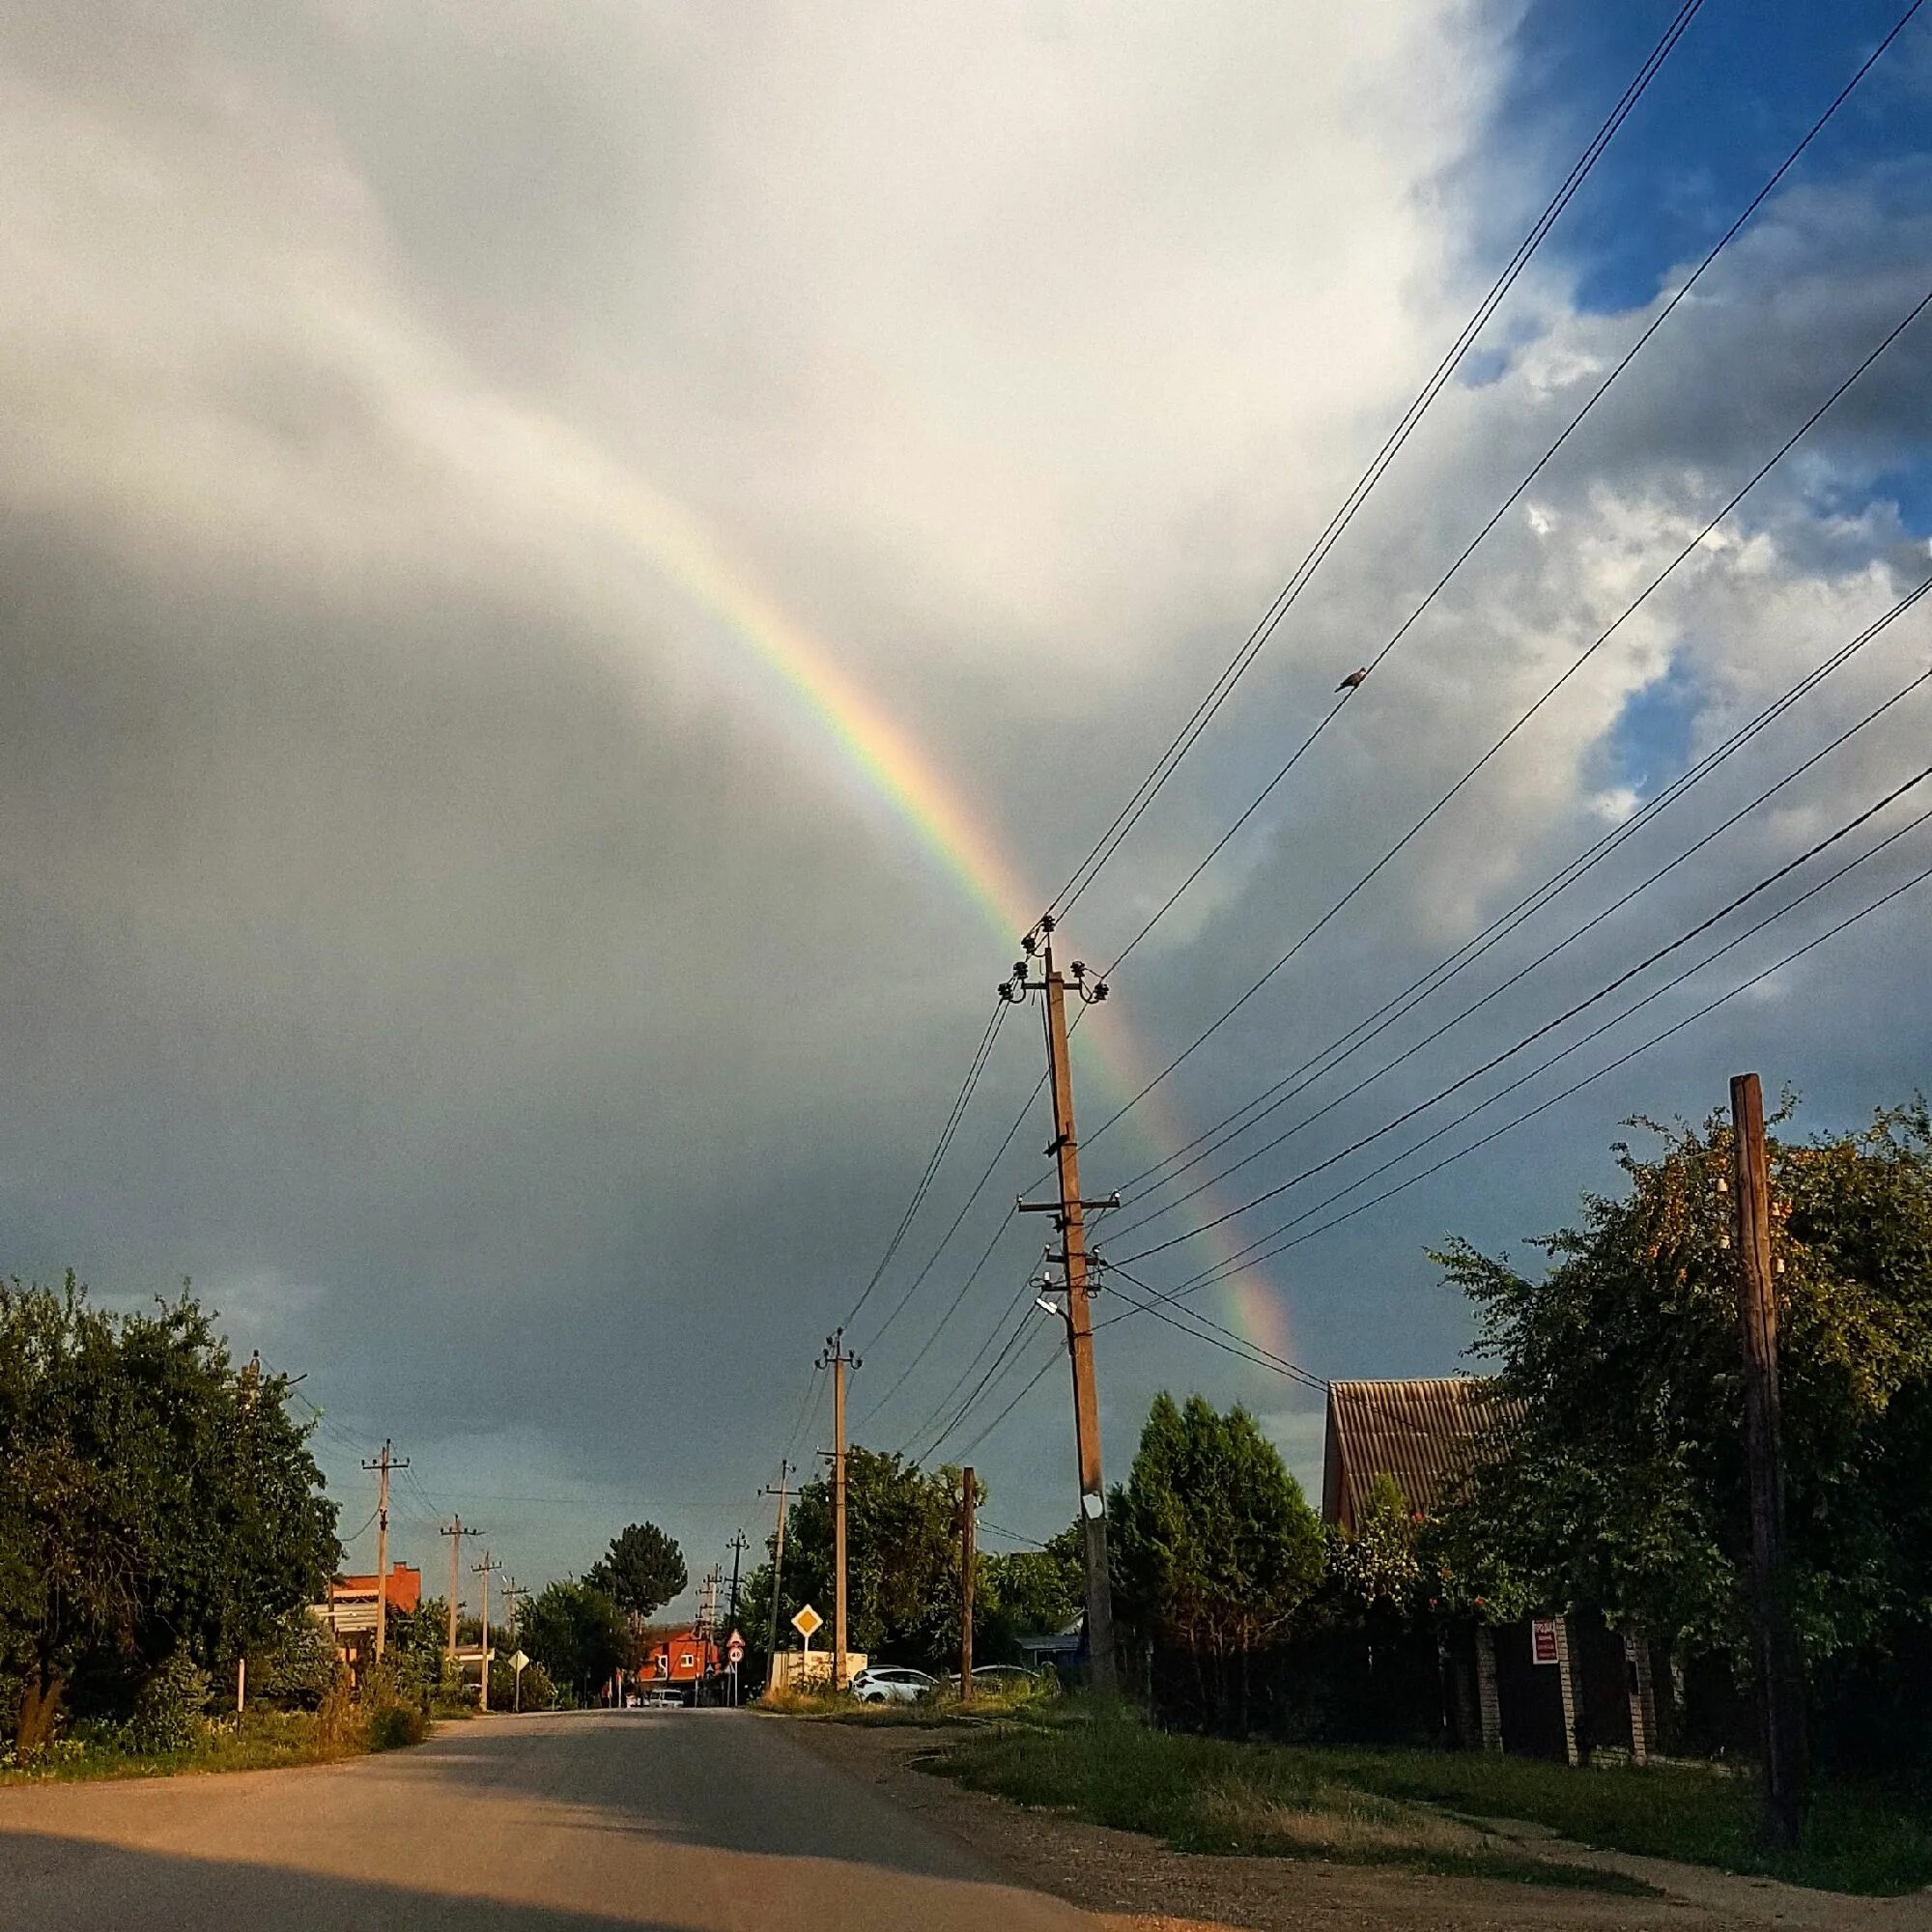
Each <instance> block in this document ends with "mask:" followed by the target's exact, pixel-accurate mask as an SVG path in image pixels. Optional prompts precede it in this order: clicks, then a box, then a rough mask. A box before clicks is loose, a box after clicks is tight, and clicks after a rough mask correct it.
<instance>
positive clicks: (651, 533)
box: [573, 449, 1289, 1355]
mask: <svg viewBox="0 0 1932 1932" xmlns="http://www.w3.org/2000/svg"><path fill="white" fill-rule="evenodd" d="M573 453H574V454H577V455H578V456H579V458H580V464H581V459H582V455H583V454H584V452H582V450H581V449H580V450H578V451H576V452H573ZM596 467H597V468H598V469H601V470H603V472H604V473H603V474H602V475H601V476H599V477H598V478H597V479H596V480H597V482H598V483H599V484H601V485H602V486H603V487H602V488H601V489H599V490H598V491H597V492H596V494H598V495H600V496H605V497H606V500H607V502H608V500H609V495H608V494H607V493H610V494H614V495H615V496H616V497H617V498H618V500H619V502H620V503H621V505H622V508H621V509H620V510H619V512H618V522H619V524H620V526H621V527H622V528H623V529H624V531H625V532H626V534H627V535H629V536H630V537H631V539H632V540H633V541H636V542H638V543H640V544H641V546H642V548H643V550H644V552H645V554H647V555H648V556H649V557H650V559H651V562H652V564H653V566H654V567H655V568H656V569H657V571H658V572H659V573H660V574H661V575H662V576H663V577H664V579H665V580H666V582H668V583H670V584H671V585H672V586H673V587H674V588H676V589H677V590H678V591H679V592H680V593H681V594H682V595H683V596H685V597H686V598H688V599H689V600H690V601H691V602H692V603H694V604H696V605H697V606H698V607H700V608H701V609H702V610H704V611H706V612H707V613H709V615H710V616H711V617H713V618H714V619H715V620H717V621H718V622H720V623H722V624H723V625H724V626H725V628H726V629H727V630H728V631H729V632H730V633H731V634H732V635H733V636H735V637H736V638H737V639H739V640H740V641H741V642H742V643H744V644H745V645H747V646H749V647H750V649H751V650H752V652H753V654H754V655H755V656H756V657H757V658H758V659H760V660H761V661H762V662H763V663H764V664H765V665H766V666H767V667H768V668H769V669H770V670H771V671H772V672H773V673H775V675H776V676H777V677H778V678H779V679H780V680H781V682H782V683H783V684H784V685H786V686H787V687H789V689H790V690H791V691H792V692H793V693H795V694H796V696H798V697H799V698H801V699H802V700H803V701H804V703H805V705H806V707H807V709H808V710H809V711H810V713H811V714H812V715H813V716H814V717H815V718H816V720H817V721H818V723H819V724H820V725H821V726H822V727H823V729H824V730H825V731H826V733H827V735H828V736H830V737H831V738H832V740H833V741H834V742H835V743H836V744H838V746H839V747H840V748H841V750H842V751H843V752H844V753H846V755H847V757H848V758H849V759H850V761H851V763H852V764H853V765H854V766H855V767H856V768H857V769H858V770H859V771H861V772H862V773H864V774H865V776H866V778H867V781H868V782H869V783H870V785H871V787H872V789H873V790H874V791H875V792H876V793H877V794H878V795H879V797H880V798H881V799H883V800H884V801H885V803H886V804H887V805H888V806H889V807H890V808H891V809H892V810H893V811H894V812H895V815H896V816H897V817H899V818H900V819H902V820H903V821H904V822H905V824H906V825H907V826H908V827H910V828H911V830H912V831H913V833H914V834H915V835H916V836H917V838H919V840H920V842H921V843H922V844H923V845H924V846H925V847H926V849H927V850H928V851H930V852H931V853H932V855H933V856H934V857H935V858H936V859H937V860H938V861H939V862H940V863H941V865H942V866H944V867H945V868H946V870H947V871H948V872H950V873H951V874H952V876H953V877H954V878H955V879H956V880H957V881H958V882H959V884H960V885H961V886H962V887H963V888H964V889H965V891H966V892H967V894H968V895H969V896H970V897H972V898H973V899H974V900H975V901H976V902H977V903H978V904H979V906H980V908H981V910H982V911H983V912H984V913H985V914H986V916H987V919H988V921H989V923H991V925H992V927H993V929H994V931H995V932H996V933H997V934H998V935H999V936H1000V938H1001V939H1002V940H1003V941H1004V942H1007V943H1009V944H1010V943H1013V942H1014V940H1015V937H1016V935H1017V934H1019V933H1021V932H1024V931H1027V930H1028V929H1030V928H1031V926H1032V925H1033V923H1034V920H1035V918H1036V916H1037V915H1036V909H1035V901H1034V900H1033V899H1032V898H1031V897H1030V896H1029V895H1028V893H1027V891H1026V889H1025V887H1024V886H1023V885H1022V883H1021V882H1020V879H1019V875H1018V873H1017V871H1016V870H1015V868H1014V867H1012V866H1011V864H1010V863H1009V861H1008V859H1007V858H1006V856H1005V854H1003V853H1002V852H1001V851H1000V850H999V849H998V848H997V847H996V846H995V845H994V844H993V842H992V840H991V839H990V838H988V837H987V835H986V833H985V831H984V829H983V828H982V827H981V826H980V824H979V822H978V821H977V820H976V819H975V818H974V817H973V816H972V815H971V814H970V813H969V812H968V811H967V810H965V808H964V807H963V806H962V805H961V803H960V801H959V800H958V798H957V797H956V796H955V795H954V793H953V792H952V788H951V787H950V786H949V785H948V784H947V782H946V781H945V779H944V777H943V776H942V775H941V773H940V772H939V770H938V769H937V768H936V766H935V765H934V762H933V760H932V758H931V755H930V754H929V753H926V752H925V751H924V750H923V748H922V747H921V746H919V745H918V744H917V743H916V742H915V741H914V740H913V738H912V737H911V736H910V735H909V734H908V733H907V732H906V731H905V730H904V729H903V728H902V727H901V726H899V725H896V724H895V723H894V722H893V720H891V719H890V718H888V717H887V716H886V715H885V713H884V712H883V711H881V710H880V709H879V707H878V705H877V704H876V703H875V702H874V701H873V700H872V699H871V698H870V697H869V696H867V694H866V693H865V692H863V691H861V690H860V689H859V688H858V686H857V685H855V684H854V683H853V681H852V680H851V679H850V678H849V677H848V676H847V675H846V674H845V673H844V672H843V671H842V670H841V669H840V668H838V664H837V662H836V660H835V659H834V658H833V655H832V653H831V651H830V650H829V649H828V648H827V646H826V645H825V644H824V643H823V642H822V641H821V640H820V639H817V638H816V637H814V636H813V635H812V634H811V632H810V631H809V630H808V629H807V628H806V627H805V626H804V625H803V624H801V623H799V622H798V621H797V620H796V619H795V618H793V617H792V616H791V615H790V613H789V612H787V611H784V610H783V609H782V608H781V606H780V605H779V604H778V603H777V602H776V601H774V599H773V598H772V597H770V596H769V595H768V594H767V593H766V592H765V591H763V590H761V589H760V588H759V587H758V586H757V585H756V584H755V583H753V582H752V581H751V580H750V579H749V578H748V577H747V576H746V575H745V574H744V573H743V572H741V571H739V570H737V569H735V568H733V567H731V566H730V565H729V564H727V562H726V561H725V558H724V557H723V556H722V555H721V554H720V553H719V551H718V549H717V547H716V546H715V545H714V544H713V542H712V541H711V539H710V537H709V536H708V535H707V533H706V532H705V531H704V530H703V528H702V527H701V526H699V524H698V523H697V521H696V519H695V518H694V517H693V516H692V515H691V514H690V513H689V512H688V511H686V510H685V509H684V508H683V507H682V506H681V505H679V504H677V503H675V502H673V501H672V500H671V499H670V498H669V497H666V496H664V495H663V494H661V493H660V492H658V491H656V490H653V489H650V488H648V487H647V486H645V485H644V484H643V483H641V482H640V481H639V479H638V478H637V477H636V476H635V475H634V474H630V473H622V474H621V477H620V478H619V477H613V476H612V475H611V471H610V469H609V468H608V467H607V466H605V465H603V464H601V463H600V464H598V465H597V466H596ZM1110 1018H1111V1019H1112V1021H1113V1024H1112V1025H1111V1026H1109V1027H1107V1028H1105V1029H1101V1030H1099V1031H1100V1032H1101V1033H1102V1034H1103V1036H1104V1037H1106V1038H1107V1039H1108V1040H1109V1041H1110V1042H1111V1048H1110V1049H1109V1048H1102V1049H1101V1051H1100V1058H1101V1062H1102V1065H1103V1066H1104V1067H1105V1068H1106V1072H1107V1077H1108V1080H1109V1083H1110V1084H1111V1085H1112V1086H1113V1087H1114V1088H1115V1089H1116V1091H1117V1092H1118V1093H1119V1094H1122V1096H1123V1097H1124V1096H1125V1095H1127V1094H1133V1093H1136V1092H1138V1091H1139V1089H1140V1087H1141V1086H1142V1085H1143V1084H1144V1082H1143V1080H1142V1079H1141V1078H1140V1077H1138V1076H1137V1075H1136V1073H1135V1070H1134V1068H1135V1065H1136V1064H1137V1063H1141V1064H1144V1063H1145V1057H1144V1056H1142V1055H1139V1054H1137V1053H1135V1052H1134V1051H1133V1050H1132V1048H1131V1046H1130V1044H1129V1042H1128V1040H1127V1037H1126V1029H1125V1027H1124V1025H1123V1024H1122V1017H1121V1015H1120V1013H1119V1010H1118V1009H1110ZM1097 1043H1098V1042H1097V1041H1096V1044H1097ZM1142 1104H1143V1106H1144V1107H1145V1106H1147V1104H1148V1103H1147V1102H1143V1103H1142ZM1163 1111H1164V1110H1163ZM1142 1118H1143V1122H1144V1131H1145V1132H1146V1133H1147V1134H1148V1137H1149V1138H1150V1139H1151V1140H1152V1141H1154V1142H1155V1143H1158V1144H1164V1148H1172V1147H1174V1146H1175V1145H1177V1144H1178V1142H1179V1138H1180V1137H1179V1134H1178V1133H1176V1132H1174V1131H1172V1130H1171V1128H1170V1125H1169V1123H1168V1122H1167V1121H1166V1120H1165V1119H1164V1118H1162V1116H1161V1115H1160V1114H1152V1115H1149V1114H1144V1115H1143V1117H1142ZM1163 1151H1164V1150H1163ZM1207 1200H1208V1198H1207V1197H1204V1208H1207ZM1211 1214H1212V1209H1211V1208H1207V1212H1206V1215H1205V1218H1211ZM1202 1239H1203V1242H1204V1246H1205V1247H1206V1249H1207V1250H1208V1252H1209V1253H1210V1254H1211V1255H1212V1256H1213V1258H1214V1263H1215V1264H1217V1265H1218V1264H1223V1263H1226V1262H1227V1261H1228V1259H1229V1258H1230V1257H1231V1256H1232V1255H1233V1254H1234V1253H1235V1252H1236V1250H1237V1249H1238V1248H1239V1247H1240V1245H1241V1242H1240V1239H1239V1237H1238V1236H1236V1234H1235V1233H1234V1231H1233V1226H1232V1224H1229V1225H1228V1226H1226V1227H1222V1228H1212V1229H1208V1230H1207V1231H1206V1232H1205V1234H1204V1235H1203V1236H1202ZM1220 1286H1221V1287H1222V1289H1223V1290H1224V1293H1225V1298H1226V1301H1227V1305H1228V1308H1229V1310H1230V1312H1231V1313H1232V1314H1233V1316H1234V1319H1235V1323H1236V1327H1237V1328H1239V1330H1240V1331H1241V1332H1242V1333H1243V1334H1245V1335H1246V1336H1247V1337H1248V1339H1249V1340H1250V1341H1251V1342H1254V1343H1256V1344H1257V1345H1259V1346H1260V1347H1262V1348H1264V1349H1266V1350H1270V1351H1271V1352H1273V1353H1275V1354H1277V1355H1286V1354H1287V1353H1288V1344H1289V1337H1288V1328H1287V1321H1286V1318H1285V1315H1284V1312H1283V1310H1282V1307H1281V1304H1280V1302H1279V1301H1278V1300H1277V1298H1276V1297H1275V1296H1273V1295H1272V1294H1270V1293H1267V1292H1266V1291H1265V1290H1264V1289H1263V1288H1262V1287H1261V1286H1260V1285H1259V1284H1258V1283H1257V1282H1255V1281H1254V1280H1252V1279H1251V1278H1250V1276H1249V1275H1248V1274H1246V1273H1245V1272H1242V1271H1239V1270H1237V1271H1236V1272H1235V1273H1234V1274H1232V1275H1231V1276H1229V1277H1228V1278H1227V1279H1226V1280H1225V1281H1224V1282H1223V1283H1221V1284H1220Z"/></svg>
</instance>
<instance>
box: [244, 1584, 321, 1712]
mask: <svg viewBox="0 0 1932 1932" xmlns="http://www.w3.org/2000/svg"><path fill="white" fill-rule="evenodd" d="M341 1668H342V1665H341V1662H340V1661H339V1660H338V1659H337V1657H336V1654H335V1638H334V1636H333V1635H332V1634H331V1633H330V1632H329V1630H328V1627H327V1625H326V1624H324V1623H323V1622H322V1621H321V1619H320V1618H318V1617H314V1616H311V1615H310V1614H309V1612H308V1611H307V1609H306V1608H303V1609H298V1610H293V1611H291V1612H290V1613H289V1614H288V1615H287V1616H286V1617H284V1618H283V1619H282V1620H281V1622H280V1624H279V1625H277V1627H276V1629H275V1632H274V1634H273V1635H272V1636H271V1637H270V1640H269V1642H268V1644H267V1645H266V1646H265V1647H264V1649H263V1650H262V1652H261V1654H260V1655H259V1656H256V1657H251V1658H250V1659H249V1660H248V1700H249V1702H250V1703H251V1704H252V1703H255V1702H257V1701H260V1702H262V1703H266V1704H274V1705H278V1706H280V1707H281V1708H282V1709H284V1710H290V1711H313V1710H316V1709H319V1708H320V1706H321V1704H322V1700H323V1699H324V1698H325V1697H327V1695H328V1693H329V1690H331V1688H333V1686H334V1683H335V1679H336V1676H337V1674H338V1673H339V1672H340V1670H341Z"/></svg>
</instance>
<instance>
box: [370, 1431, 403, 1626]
mask: <svg viewBox="0 0 1932 1932" xmlns="http://www.w3.org/2000/svg"><path fill="white" fill-rule="evenodd" d="M362 1466H363V1467H364V1468H365V1469H376V1470H379V1471H380V1472H381V1473H380V1474H379V1475H378V1477H377V1480H376V1662H378V1663H380V1662H382V1661H383V1649H384V1645H385V1644H386V1643H387V1642H388V1640H389V1471H390V1470H391V1469H407V1468H408V1467H409V1466H410V1465H409V1461H408V1459H407V1458H405V1459H404V1460H403V1461H401V1462H398V1461H396V1460H395V1458H394V1457H392V1456H391V1455H390V1454H389V1444H388V1440H387V1438H386V1437H384V1442H383V1453H382V1454H381V1455H380V1456H378V1457H377V1458H376V1459H375V1460H374V1461H373V1462H371V1461H369V1460H368V1459H367V1458H364V1460H363V1463H362Z"/></svg>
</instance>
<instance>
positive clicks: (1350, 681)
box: [1335, 665, 1369, 691]
mask: <svg viewBox="0 0 1932 1932" xmlns="http://www.w3.org/2000/svg"><path fill="white" fill-rule="evenodd" d="M1368 674H1369V668H1368V666H1367V665H1364V666H1362V668H1360V669H1359V670H1351V671H1350V673H1349V675H1348V676H1347V677H1345V678H1344V679H1343V680H1342V682H1341V683H1340V684H1338V685H1337V686H1336V687H1335V689H1336V690H1337V691H1353V690H1354V688H1355V687H1356V686H1357V685H1358V684H1360V683H1361V681H1362V680H1363V679H1364V678H1365V677H1367V676H1368Z"/></svg>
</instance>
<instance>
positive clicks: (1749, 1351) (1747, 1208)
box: [1731, 1073, 1807, 1846]
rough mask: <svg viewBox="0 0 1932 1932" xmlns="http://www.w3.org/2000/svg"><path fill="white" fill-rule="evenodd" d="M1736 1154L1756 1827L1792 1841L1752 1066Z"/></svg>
mask: <svg viewBox="0 0 1932 1932" xmlns="http://www.w3.org/2000/svg"><path fill="white" fill-rule="evenodd" d="M1731 1122H1732V1127H1733V1129H1734V1131H1733V1136H1732V1138H1733V1140H1734V1142H1735V1146H1736V1155H1737V1183H1736V1184H1737V1243H1738V1253H1739V1266H1738V1325H1739V1328H1740V1329H1741V1331H1742V1335H1743V1343H1744V1398H1745V1457H1746V1462H1747V1469H1748V1481H1749V1495H1750V1530H1751V1606H1752V1611H1753V1623H1754V1625H1755V1631H1754V1634H1755V1637H1756V1649H1757V1683H1758V1731H1759V1738H1760V1742H1761V1746H1762V1749H1763V1752H1764V1796H1765V1833H1766V1835H1767V1836H1768V1837H1769V1838H1770V1840H1771V1842H1772V1843H1773V1844H1775V1845H1779V1846H1792V1845H1795V1844H1797V1842H1798V1833H1799V1829H1800V1827H1801V1825H1802V1824H1803V1822H1804V1796H1805V1782H1806V1775H1807V1767H1806V1761H1805V1760H1806V1750H1805V1739H1804V1663H1803V1661H1802V1658H1801V1656H1800V1653H1799V1649H1798V1634H1797V1631H1796V1629H1795V1627H1794V1626H1793V1623H1792V1619H1791V1599H1790V1595H1789V1593H1788V1590H1787V1587H1786V1577H1785V1571H1784V1468H1783V1460H1782V1447H1781V1443H1780V1439H1779V1426H1778V1400H1777V1294H1776V1287H1775V1282H1774V1275H1773V1270H1772V1259H1771V1174H1770V1165H1769V1162H1768V1161H1767V1159H1766V1155H1765V1145H1764V1094H1763V1091H1762V1089H1761V1088H1760V1087H1759V1085H1758V1077H1757V1075H1756V1074H1755V1073H1740V1074H1738V1075H1736V1076H1735V1077H1734V1078H1733V1079H1732V1081H1731Z"/></svg>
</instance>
